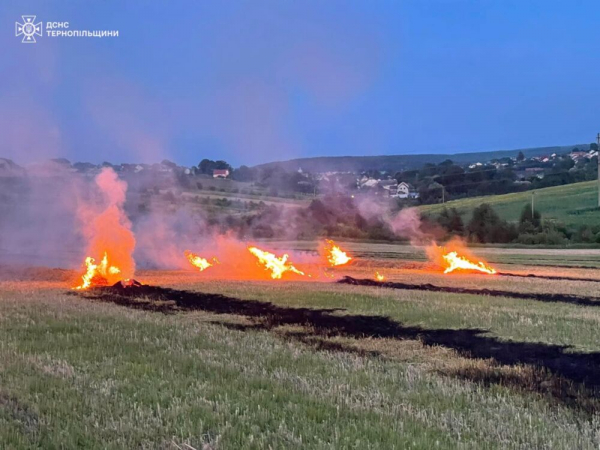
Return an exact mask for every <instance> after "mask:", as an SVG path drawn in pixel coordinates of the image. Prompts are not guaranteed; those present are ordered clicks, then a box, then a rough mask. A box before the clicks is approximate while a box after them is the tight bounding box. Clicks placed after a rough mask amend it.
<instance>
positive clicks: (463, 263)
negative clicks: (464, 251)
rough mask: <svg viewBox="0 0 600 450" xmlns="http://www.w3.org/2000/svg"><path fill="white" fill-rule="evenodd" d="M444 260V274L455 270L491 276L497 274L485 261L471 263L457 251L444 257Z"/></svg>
mask: <svg viewBox="0 0 600 450" xmlns="http://www.w3.org/2000/svg"><path fill="white" fill-rule="evenodd" d="M442 258H443V259H444V261H445V264H446V269H445V270H444V273H450V272H453V271H455V270H477V271H479V272H484V273H488V274H490V275H493V274H495V273H496V269H494V268H492V267H490V266H488V265H486V264H485V263H484V262H483V261H477V262H476V263H475V262H472V261H469V260H468V259H467V258H466V257H464V256H460V255H459V254H458V252H455V251H454V252H449V253H446V254H444V255H442Z"/></svg>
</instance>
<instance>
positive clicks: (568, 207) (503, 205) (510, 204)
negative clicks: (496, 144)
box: [420, 181, 600, 226]
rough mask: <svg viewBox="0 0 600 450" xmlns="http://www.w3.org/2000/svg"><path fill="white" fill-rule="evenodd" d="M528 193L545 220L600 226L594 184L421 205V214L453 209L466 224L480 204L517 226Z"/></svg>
mask: <svg viewBox="0 0 600 450" xmlns="http://www.w3.org/2000/svg"><path fill="white" fill-rule="evenodd" d="M532 192H535V208H536V209H537V210H538V211H539V212H540V213H541V214H542V217H543V218H544V219H546V220H548V219H550V220H556V221H559V222H562V223H564V224H565V225H567V226H580V225H586V224H587V225H592V224H597V223H600V209H599V208H598V182H596V181H586V182H583V183H574V184H568V185H564V186H554V187H549V188H544V189H537V190H536V191H526V192H517V193H514V194H504V195H491V196H486V197H472V198H465V199H461V200H455V201H450V202H447V203H445V204H444V205H442V204H436V205H425V206H421V207H420V208H421V210H422V211H423V212H424V213H426V214H429V215H432V216H436V215H438V214H439V213H440V212H441V211H442V210H443V209H444V207H447V208H456V209H457V210H458V212H459V213H460V215H461V216H462V218H463V220H464V221H468V220H469V219H470V218H471V214H472V211H473V209H474V208H476V207H477V206H479V205H481V204H482V203H489V204H490V205H492V207H493V208H494V209H495V210H496V212H497V213H498V214H499V215H500V217H501V218H503V219H505V220H508V221H510V222H517V221H518V220H519V216H520V214H521V211H522V209H523V206H524V205H529V204H531V196H532Z"/></svg>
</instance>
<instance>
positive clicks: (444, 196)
mask: <svg viewBox="0 0 600 450" xmlns="http://www.w3.org/2000/svg"><path fill="white" fill-rule="evenodd" d="M444 203H446V188H445V187H444V186H442V204H444Z"/></svg>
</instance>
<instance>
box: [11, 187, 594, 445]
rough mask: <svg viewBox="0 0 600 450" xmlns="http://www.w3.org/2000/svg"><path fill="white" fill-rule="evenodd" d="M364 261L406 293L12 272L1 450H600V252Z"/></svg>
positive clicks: (371, 248)
mask: <svg viewBox="0 0 600 450" xmlns="http://www.w3.org/2000/svg"><path fill="white" fill-rule="evenodd" d="M563 189H564V188H563ZM275 245H276V244H275V243H272V246H275ZM277 245H279V246H281V247H282V248H283V247H288V248H290V247H293V248H295V249H297V250H306V251H310V250H312V249H313V247H314V246H313V245H309V244H306V243H278V244H277ZM347 247H348V248H349V250H350V251H351V252H352V253H353V255H354V256H355V261H354V262H353V263H352V264H351V265H349V266H347V267H340V268H337V270H336V272H337V274H338V275H339V277H340V278H341V276H343V275H351V276H352V277H354V278H356V279H363V278H364V279H367V278H368V279H373V275H374V272H375V271H379V272H380V273H382V274H384V275H385V276H386V277H387V278H386V280H387V281H389V282H390V283H389V284H382V285H379V286H360V285H351V284H342V283H337V282H335V280H327V281H316V282H301V281H294V282H287V281H253V282H248V281H236V280H219V279H210V278H208V277H207V275H208V272H206V273H194V272H167V271H160V272H159V271H152V272H150V271H147V272H140V273H139V274H138V276H137V278H138V279H139V280H141V281H143V282H145V283H148V284H151V285H153V286H156V287H155V288H152V289H148V290H146V291H143V294H142V295H140V296H129V295H126V294H122V293H118V292H113V291H109V290H105V291H89V292H84V293H81V294H78V293H74V292H73V291H71V290H69V289H68V287H69V285H70V284H69V283H70V282H71V281H72V279H73V277H74V276H75V274H74V273H72V272H70V271H66V270H60V269H26V270H14V271H8V270H3V272H2V275H1V276H0V279H1V280H2V281H0V448H3V449H4V448H6V449H9V448H10V449H12V448H27V449H29V448H76V447H79V448H98V449H100V448H103V449H104V448H114V449H117V448H119V449H121V448H167V449H190V448H195V449H214V448H223V449H239V448H242V449H254V448H256V449H259V448H261V449H262V448H286V449H288V448H298V449H300V448H302V449H304V448H357V449H367V448H381V449H392V448H397V449H404V448H419V449H431V448H472V449H481V448H552V449H574V448H578V449H588V448H589V449H592V448H598V447H599V446H600V416H599V415H598V411H600V397H599V396H598V394H599V387H600V331H599V330H600V328H599V323H600V309H599V307H600V296H598V289H599V288H600V276H598V269H600V258H599V257H600V251H597V250H541V249H535V250H534V249H530V250H520V249H486V248H480V249H476V250H475V251H476V252H477V254H478V255H482V256H483V257H485V258H486V259H487V261H488V262H490V263H492V264H493V265H494V266H496V268H497V269H498V271H499V272H500V274H496V275H491V276H490V275H483V274H449V275H444V274H442V273H441V272H440V271H439V270H437V269H436V268H434V267H432V266H431V265H430V264H429V263H427V261H426V259H425V254H424V252H423V251H422V250H421V249H415V248H412V247H409V246H396V245H387V244H373V245H367V244H350V243H349V244H347ZM508 274H512V275H513V276H511V275H508ZM514 275H518V276H514ZM530 275H535V276H530Z"/></svg>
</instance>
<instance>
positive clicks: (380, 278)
mask: <svg viewBox="0 0 600 450" xmlns="http://www.w3.org/2000/svg"><path fill="white" fill-rule="evenodd" d="M375 279H376V280H377V281H383V280H385V275H382V274H380V273H379V272H375Z"/></svg>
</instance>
